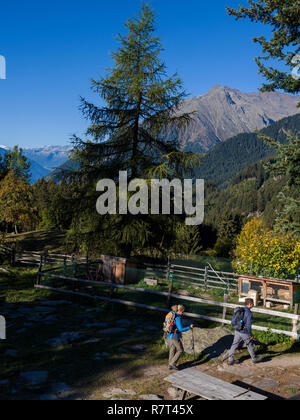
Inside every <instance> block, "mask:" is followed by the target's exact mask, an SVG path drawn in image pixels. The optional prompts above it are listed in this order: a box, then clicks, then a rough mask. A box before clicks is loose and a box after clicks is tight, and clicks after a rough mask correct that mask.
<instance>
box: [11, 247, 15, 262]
mask: <svg viewBox="0 0 300 420" xmlns="http://www.w3.org/2000/svg"><path fill="white" fill-rule="evenodd" d="M15 263H16V248H15V247H12V249H11V254H10V264H11V265H12V266H14V265H15Z"/></svg>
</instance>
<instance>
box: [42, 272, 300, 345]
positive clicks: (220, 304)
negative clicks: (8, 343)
mask: <svg viewBox="0 0 300 420" xmlns="http://www.w3.org/2000/svg"><path fill="white" fill-rule="evenodd" d="M43 277H45V278H49V279H60V280H64V281H66V282H70V284H72V285H73V286H74V284H76V283H78V284H83V285H89V286H105V287H108V288H110V289H111V290H113V289H114V288H115V289H124V290H129V291H135V292H141V293H146V294H152V295H157V296H165V297H166V299H167V300H166V307H167V308H168V307H169V303H170V299H171V298H173V299H178V300H184V301H187V302H195V303H199V304H203V305H209V306H212V307H222V308H223V316H222V318H219V317H212V316H207V315H203V314H201V306H200V307H199V313H186V316H187V317H189V318H198V319H204V320H208V321H212V322H216V323H221V324H231V321H230V320H228V319H226V312H227V309H228V308H230V309H235V308H237V307H239V305H235V304H231V303H227V302H217V301H213V300H207V299H202V298H198V297H194V296H182V295H177V294H174V293H172V292H171V291H170V290H169V291H168V292H162V291H156V290H151V289H145V288H141V287H134V286H127V285H123V284H115V283H107V282H102V281H91V280H86V279H81V278H76V277H69V276H61V275H58V274H53V273H49V272H43V271H41V270H39V272H38V280H37V283H36V285H35V287H36V288H38V289H46V290H52V291H54V292H59V293H66V294H70V295H75V296H76V295H77V296H82V297H87V298H92V299H96V300H101V301H107V302H112V303H120V304H123V305H127V306H134V307H139V308H145V309H151V310H154V311H160V312H168V311H169V309H166V308H160V307H157V306H152V305H146V304H143V303H137V302H132V301H127V300H124V299H117V298H113V297H111V296H110V297H108V296H97V295H96V296H93V295H91V294H88V293H82V292H78V291H74V290H68V289H67V290H66V289H62V288H56V287H51V286H46V285H43V284H41V283H42V279H43ZM253 312H254V313H260V314H264V315H268V316H272V317H274V318H283V319H288V320H290V321H291V322H292V331H290V330H289V331H288V330H279V329H274V328H267V327H263V326H259V325H253V329H254V330H258V331H271V332H273V333H276V334H284V335H287V336H289V337H292V338H294V339H299V337H300V336H299V333H298V331H299V328H300V326H299V321H300V315H298V314H297V312H298V305H297V307H296V308H295V313H294V314H291V313H285V312H279V311H272V310H267V309H260V308H253Z"/></svg>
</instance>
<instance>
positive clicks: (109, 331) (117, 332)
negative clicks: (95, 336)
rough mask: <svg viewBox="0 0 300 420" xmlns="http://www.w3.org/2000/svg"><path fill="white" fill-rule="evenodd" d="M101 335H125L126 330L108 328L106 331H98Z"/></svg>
mask: <svg viewBox="0 0 300 420" xmlns="http://www.w3.org/2000/svg"><path fill="white" fill-rule="evenodd" d="M99 332H100V333H101V334H107V335H110V334H122V333H125V332H126V330H125V329H124V328H108V329H106V330H100V331H99Z"/></svg>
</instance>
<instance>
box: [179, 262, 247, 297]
mask: <svg viewBox="0 0 300 420" xmlns="http://www.w3.org/2000/svg"><path fill="white" fill-rule="evenodd" d="M171 271H172V273H173V281H174V282H177V283H183V284H185V285H189V286H195V287H201V288H204V289H223V290H224V291H226V292H228V293H230V292H236V291H237V290H238V282H237V280H238V278H239V277H240V276H239V274H236V273H228V272H225V271H215V270H214V269H213V268H212V267H209V266H206V267H205V269H203V268H195V267H187V266H184V265H176V264H172V265H171Z"/></svg>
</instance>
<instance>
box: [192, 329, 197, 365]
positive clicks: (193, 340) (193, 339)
mask: <svg viewBox="0 0 300 420" xmlns="http://www.w3.org/2000/svg"><path fill="white" fill-rule="evenodd" d="M192 342H193V352H194V363H195V361H196V354H195V338H194V328H192Z"/></svg>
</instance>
